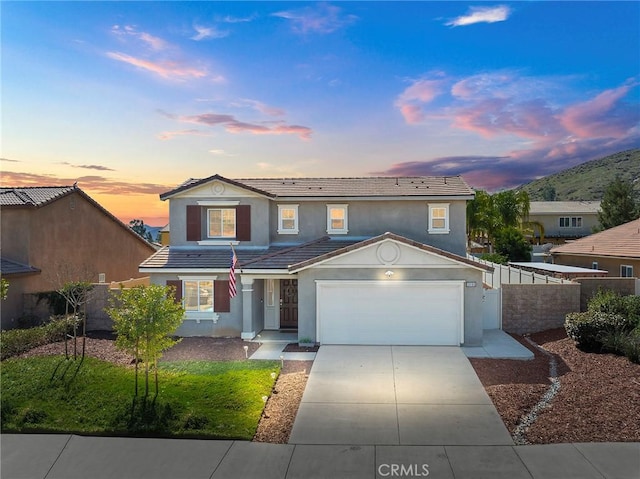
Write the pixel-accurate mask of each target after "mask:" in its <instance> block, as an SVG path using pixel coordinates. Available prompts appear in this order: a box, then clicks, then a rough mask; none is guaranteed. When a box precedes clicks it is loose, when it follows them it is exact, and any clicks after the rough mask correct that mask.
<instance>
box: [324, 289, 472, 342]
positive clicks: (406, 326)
mask: <svg viewBox="0 0 640 479" xmlns="http://www.w3.org/2000/svg"><path fill="white" fill-rule="evenodd" d="M317 288H318V289H317V293H318V311H317V313H318V314H317V321H318V337H319V340H320V342H321V343H323V344H407V345H414V344H430V345H458V344H460V332H461V329H460V328H461V319H462V293H463V291H462V287H461V284H460V282H429V281H411V282H401V281H394V282H377V281H350V282H318V286H317Z"/></svg>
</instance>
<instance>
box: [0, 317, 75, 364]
mask: <svg viewBox="0 0 640 479" xmlns="http://www.w3.org/2000/svg"><path fill="white" fill-rule="evenodd" d="M77 321H78V319H77V318H74V317H73V316H67V317H64V316H63V317H56V316H53V317H52V318H51V320H50V321H49V322H48V323H47V324H44V325H42V326H36V327H34V328H29V329H11V330H9V331H2V332H0V359H7V358H10V357H12V356H17V355H18V354H22V353H24V352H26V351H29V350H30V349H33V348H35V347H37V346H42V345H43V344H48V343H53V342H56V341H62V340H63V339H64V336H65V334H68V333H70V332H71V331H73V325H74V322H77Z"/></svg>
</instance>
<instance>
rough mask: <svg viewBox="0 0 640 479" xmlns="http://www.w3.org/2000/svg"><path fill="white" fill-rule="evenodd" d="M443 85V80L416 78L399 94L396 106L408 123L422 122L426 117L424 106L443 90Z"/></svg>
mask: <svg viewBox="0 0 640 479" xmlns="http://www.w3.org/2000/svg"><path fill="white" fill-rule="evenodd" d="M442 87H443V81H442V80H427V79H422V80H416V81H414V82H412V83H411V85H410V86H408V87H407V88H405V90H404V91H403V92H402V93H401V94H400V95H398V97H397V99H396V101H395V106H396V108H398V109H399V110H400V113H401V114H402V116H403V117H404V119H405V121H406V122H407V123H409V124H412V125H413V124H417V123H421V122H422V121H424V120H425V118H426V116H425V114H424V112H423V111H422V107H423V106H424V105H426V104H428V103H430V102H431V101H432V100H433V99H434V98H436V97H437V96H438V95H439V94H440V93H441V92H442Z"/></svg>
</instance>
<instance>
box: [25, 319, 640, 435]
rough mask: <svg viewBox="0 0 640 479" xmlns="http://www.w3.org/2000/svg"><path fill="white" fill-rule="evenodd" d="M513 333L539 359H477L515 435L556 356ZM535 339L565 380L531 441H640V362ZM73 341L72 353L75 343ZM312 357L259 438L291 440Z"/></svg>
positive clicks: (196, 352) (231, 354)
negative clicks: (290, 435)
mask: <svg viewBox="0 0 640 479" xmlns="http://www.w3.org/2000/svg"><path fill="white" fill-rule="evenodd" d="M512 336H513V337H514V338H515V339H516V340H518V341H519V342H520V343H522V344H523V345H524V346H525V347H527V348H529V349H530V350H531V351H533V353H534V355H535V358H534V359H533V360H531V361H518V360H506V359H471V360H470V361H471V364H472V365H473V367H474V369H475V371H476V373H477V374H478V376H479V378H480V380H481V381H482V384H483V385H484V387H485V390H486V391H487V393H488V394H489V396H490V397H491V400H492V401H493V403H494V404H495V406H496V409H497V410H498V413H499V414H500V416H501V417H502V419H503V421H504V423H505V425H506V426H507V429H508V430H509V431H510V432H511V433H512V434H513V433H514V431H516V428H517V427H518V425H519V423H520V421H521V419H522V418H523V416H525V415H527V414H528V413H530V412H531V410H532V409H533V408H534V406H536V404H538V403H539V401H540V400H541V399H542V398H543V396H544V395H545V393H547V392H548V390H549V387H550V385H551V381H550V380H549V360H550V358H549V355H547V354H544V353H543V352H541V351H540V350H538V349H537V348H536V347H535V346H533V345H532V344H530V343H529V342H528V341H527V339H526V338H523V337H521V336H517V335H512ZM529 339H530V340H532V341H533V342H535V343H536V344H538V345H539V346H540V347H542V348H544V350H545V351H547V352H548V353H550V354H551V355H554V357H555V359H556V363H557V376H558V378H559V381H560V387H559V389H558V391H557V394H556V395H555V397H553V399H551V400H550V403H549V406H548V407H546V408H543V409H541V410H540V411H538V412H537V414H535V416H536V417H535V421H534V422H533V424H532V425H531V427H528V428H521V430H522V437H523V440H524V442H527V443H530V444H549V443H560V442H609V441H611V442H619V441H640V419H639V418H640V365H638V364H634V363H631V362H630V361H629V360H627V359H626V358H624V357H622V356H614V355H611V354H594V353H585V352H583V351H580V350H578V349H577V348H576V347H575V346H574V344H573V341H572V340H570V339H568V338H567V337H566V334H565V332H564V329H556V330H550V331H545V332H542V333H537V334H532V335H530V336H529ZM79 344H80V341H79ZM69 346H70V349H69V350H70V352H72V346H71V343H69ZM244 346H248V348H249V349H248V354H249V355H251V353H253V352H254V351H255V350H256V349H258V348H259V344H258V343H249V342H245V341H242V340H240V339H237V338H184V339H183V340H182V341H181V342H180V343H179V344H177V345H176V346H174V347H173V348H171V349H169V350H168V351H167V352H166V353H165V354H164V356H163V360H167V361H177V360H189V359H194V360H238V359H244V358H245V351H244ZM292 348H293V346H292ZM86 353H87V355H88V356H93V357H97V358H99V359H104V360H107V361H111V362H114V363H117V364H122V365H131V364H132V360H133V358H132V357H131V356H129V355H127V354H125V353H122V352H121V351H118V350H117V349H116V348H115V347H114V343H113V341H112V340H110V339H102V338H99V337H89V338H87V345H86ZM43 354H64V343H54V344H48V345H45V346H40V347H38V348H35V349H32V350H31V351H29V352H27V353H24V354H23V355H22V357H27V356H34V355H43ZM312 364H313V363H312V362H311V361H284V367H283V368H282V371H281V373H280V376H279V377H278V380H277V381H276V384H275V386H274V390H273V393H272V395H271V397H270V399H269V400H268V401H267V404H266V407H265V410H264V413H263V417H262V419H261V420H260V423H259V425H258V429H257V432H256V434H255V437H254V441H260V442H270V443H286V442H287V441H288V438H289V434H290V432H291V429H292V427H293V421H294V420H295V416H296V413H297V410H298V407H299V405H300V401H301V399H302V394H303V392H304V388H305V386H306V382H307V378H308V375H309V371H310V369H311V366H312Z"/></svg>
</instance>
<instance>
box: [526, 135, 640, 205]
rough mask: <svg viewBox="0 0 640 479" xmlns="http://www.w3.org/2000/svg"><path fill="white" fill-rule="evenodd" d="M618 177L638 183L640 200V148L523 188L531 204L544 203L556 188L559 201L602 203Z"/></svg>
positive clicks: (637, 190) (635, 184)
mask: <svg viewBox="0 0 640 479" xmlns="http://www.w3.org/2000/svg"><path fill="white" fill-rule="evenodd" d="M616 176H620V178H622V179H623V180H626V181H632V182H634V190H635V192H636V195H637V197H638V198H640V148H636V149H633V150H626V151H621V152H620V153H615V154H613V155H610V156H606V157H604V158H601V159H599V160H592V161H588V162H586V163H583V164H581V165H578V166H574V167H573V168H569V169H568V170H564V171H561V172H559V173H556V174H554V175H549V176H545V177H544V178H540V179H539V180H535V181H532V182H531V183H527V184H526V185H524V186H522V187H520V188H519V189H522V190H524V191H526V192H527V193H529V197H530V198H531V201H544V200H545V199H548V198H545V193H546V192H549V191H550V190H551V188H554V189H555V193H556V198H555V199H556V201H598V200H601V199H602V195H603V194H604V190H605V189H606V187H607V186H608V185H609V183H611V182H612V181H613V180H614V179H615V177H616Z"/></svg>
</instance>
